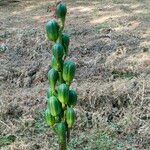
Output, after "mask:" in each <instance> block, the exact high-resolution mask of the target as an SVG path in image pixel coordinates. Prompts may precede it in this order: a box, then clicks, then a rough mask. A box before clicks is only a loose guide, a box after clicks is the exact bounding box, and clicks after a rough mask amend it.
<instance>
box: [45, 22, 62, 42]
mask: <svg viewBox="0 0 150 150" xmlns="http://www.w3.org/2000/svg"><path fill="white" fill-rule="evenodd" d="M46 32H47V37H48V39H49V40H50V41H54V42H56V41H57V39H58V37H59V25H58V23H57V22H56V21H55V20H51V21H49V22H48V23H47V24H46Z"/></svg>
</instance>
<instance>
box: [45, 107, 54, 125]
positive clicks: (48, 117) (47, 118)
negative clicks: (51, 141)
mask: <svg viewBox="0 0 150 150" xmlns="http://www.w3.org/2000/svg"><path fill="white" fill-rule="evenodd" d="M45 121H46V123H47V124H48V125H49V126H53V125H54V124H55V117H53V116H52V115H51V113H50V110H49V109H46V111H45Z"/></svg>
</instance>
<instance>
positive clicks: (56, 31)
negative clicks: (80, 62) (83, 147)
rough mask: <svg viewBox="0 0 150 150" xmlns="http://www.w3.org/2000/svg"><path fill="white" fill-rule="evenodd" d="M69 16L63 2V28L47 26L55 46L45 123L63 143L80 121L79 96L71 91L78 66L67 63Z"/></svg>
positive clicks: (60, 7) (59, 11)
mask: <svg viewBox="0 0 150 150" xmlns="http://www.w3.org/2000/svg"><path fill="white" fill-rule="evenodd" d="M66 14H67V8H66V5H65V4H63V3H60V4H59V5H57V8H56V16H57V18H58V19H60V22H61V25H59V23H58V22H57V21H56V20H51V21H49V22H48V23H47V24H46V33H47V37H48V39H49V40H50V41H53V42H54V45H53V47H52V54H53V56H52V60H51V63H50V64H51V69H50V70H49V72H48V80H49V88H48V90H47V109H46V111H45V120H46V122H47V124H48V125H49V126H51V127H53V128H54V130H55V131H56V133H57V134H58V136H59V138H60V139H61V141H63V140H64V139H65V138H66V134H67V131H68V129H70V128H72V126H73V125H74V122H75V118H76V116H75V111H74V106H75V105H76V103H77V93H76V91H75V90H73V89H70V85H71V83H72V81H73V78H74V76H75V70H76V66H75V63H74V62H73V61H66V60H65V59H66V56H68V49H69V43H70V39H69V36H68V34H66V33H63V29H64V24H65V18H66Z"/></svg>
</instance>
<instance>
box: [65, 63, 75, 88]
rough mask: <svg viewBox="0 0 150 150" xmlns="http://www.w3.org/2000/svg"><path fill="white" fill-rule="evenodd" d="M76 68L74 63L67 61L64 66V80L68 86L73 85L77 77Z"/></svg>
mask: <svg viewBox="0 0 150 150" xmlns="http://www.w3.org/2000/svg"><path fill="white" fill-rule="evenodd" d="M75 70H76V66H75V63H74V62H72V61H66V62H65V63H64V65H63V79H64V80H65V81H66V82H67V84H68V85H70V84H71V82H72V80H73V78H74V75H75Z"/></svg>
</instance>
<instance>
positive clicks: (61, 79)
mask: <svg viewBox="0 0 150 150" xmlns="http://www.w3.org/2000/svg"><path fill="white" fill-rule="evenodd" d="M58 73H59V82H60V83H64V80H63V77H62V72H58Z"/></svg>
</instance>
